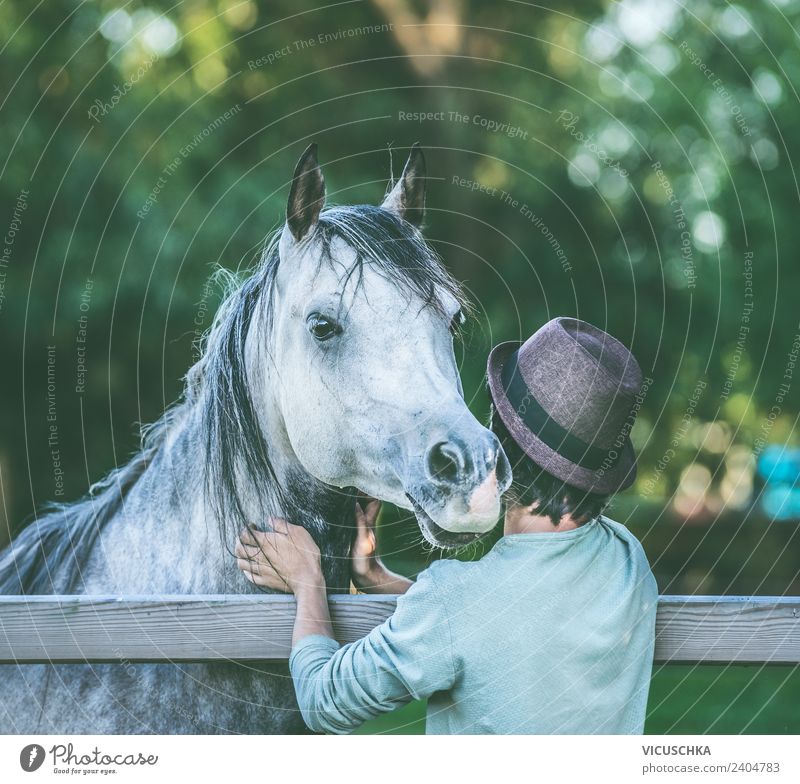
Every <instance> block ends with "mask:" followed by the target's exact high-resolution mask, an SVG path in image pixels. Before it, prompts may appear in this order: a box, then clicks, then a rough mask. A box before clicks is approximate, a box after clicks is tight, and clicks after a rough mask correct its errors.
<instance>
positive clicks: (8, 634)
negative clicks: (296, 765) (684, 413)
mask: <svg viewBox="0 0 800 784" xmlns="http://www.w3.org/2000/svg"><path fill="white" fill-rule="evenodd" d="M395 599H396V597H394V596H363V595H358V596H335V597H332V599H331V603H330V604H331V612H332V615H333V621H334V627H335V629H336V635H337V638H338V639H339V640H340V641H342V642H349V641H351V640H355V639H358V638H359V637H362V636H363V635H365V634H366V633H367V632H369V630H370V629H372V628H373V627H375V626H377V625H378V624H380V623H381V622H382V621H384V620H385V619H386V618H387V617H388V616H389V615H391V613H392V612H393V610H394V607H395ZM294 607H295V605H294V599H293V598H292V597H290V596H259V595H245V596H231V595H225V596H222V595H213V596H212V595H209V596H160V597H153V596H140V597H139V596H33V597H24V596H0V662H5V663H8V662H16V663H25V664H28V663H36V662H58V663H68V662H87V661H89V662H128V661H130V662H159V661H161V662H163V661H177V662H188V661H220V660H228V659H237V660H250V661H253V660H262V661H263V660H281V659H287V658H288V656H289V651H290V648H291V635H292V622H293V618H294ZM655 661H656V662H659V663H662V662H685V663H689V662H693V663H701V664H719V663H739V664H758V663H766V664H795V663H798V662H800V597H776V596H752V597H740V596H737V597H727V596H663V597H661V598H660V600H659V605H658V619H657V624H656V652H655Z"/></svg>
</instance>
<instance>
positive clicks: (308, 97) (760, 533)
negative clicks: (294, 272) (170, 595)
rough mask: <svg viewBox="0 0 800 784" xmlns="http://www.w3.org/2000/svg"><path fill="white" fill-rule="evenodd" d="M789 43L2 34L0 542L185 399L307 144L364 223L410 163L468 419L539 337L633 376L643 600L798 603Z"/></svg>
mask: <svg viewBox="0 0 800 784" xmlns="http://www.w3.org/2000/svg"><path fill="white" fill-rule="evenodd" d="M799 18H800V3H798V2H797V0H780V2H778V1H777V0H776V2H774V3H772V4H767V3H765V4H762V5H760V6H758V7H757V8H754V7H751V6H749V5H735V4H728V3H723V2H707V1H706V0H698V1H697V2H693V3H691V4H687V5H686V6H685V7H684V6H682V5H681V4H679V3H677V2H672V0H623V2H619V3H615V2H608V3H606V2H593V1H590V0H587V1H586V2H577V1H576V2H567V3H558V4H553V5H552V7H551V8H547V7H545V6H541V5H532V4H527V3H523V2H518V1H516V0H514V1H511V0H509V1H508V2H498V3H484V2H478V0H473V1H472V2H469V1H468V0H434V1H433V2H429V3H423V2H413V1H412V0H372V2H369V1H368V0H351V1H349V2H340V3H320V4H302V3H301V4H298V3H290V2H285V1H283V0H276V1H274V2H269V3H267V2H258V3H256V2H252V1H251V0H216V1H209V2H200V1H199V0H185V1H184V2H176V3H171V2H161V1H160V0H149V1H148V2H139V1H138V0H131V2H123V0H98V1H97V2H81V3H78V2H72V0H53V2H48V3H43V4H39V5H36V6H34V7H32V6H31V5H30V4H28V3H24V2H20V1H19V0H15V1H14V2H11V3H6V4H4V6H3V14H2V16H0V31H2V42H3V55H2V56H3V69H2V71H0V84H1V85H2V96H3V103H2V108H0V112H2V119H3V122H2V123H0V139H1V140H2V150H3V154H2V156H0V157H1V158H2V170H0V199H2V213H0V215H2V218H3V223H4V224H5V225H4V226H3V232H4V235H5V238H4V244H3V251H2V256H1V257H0V326H1V328H2V330H3V332H2V334H3V341H2V346H0V351H2V368H3V377H4V382H3V389H2V394H3V407H2V412H3V413H2V416H3V434H2V440H0V481H1V482H2V487H1V489H2V497H3V502H4V503H3V511H2V513H3V515H5V520H6V522H5V523H4V524H3V525H2V526H0V528H3V529H7V530H8V531H10V532H11V533H13V531H14V530H17V529H18V528H19V526H20V525H21V524H22V522H23V520H24V519H25V518H26V517H27V516H28V515H29V514H30V513H31V512H32V511H33V510H34V509H35V508H39V507H41V506H42V504H43V503H45V502H46V501H49V500H54V499H55V500H59V501H65V500H68V499H72V498H76V497H77V496H79V495H80V494H82V493H83V492H84V491H85V489H86V487H87V486H88V485H89V484H90V483H91V482H92V481H95V480H97V479H98V478H99V477H100V476H102V475H103V474H104V473H105V472H106V471H107V470H108V469H110V468H111V467H113V466H114V465H116V464H119V463H121V462H124V461H125V460H126V459H127V456H128V455H129V454H130V453H131V452H132V451H133V450H135V449H136V446H137V432H136V428H135V426H134V423H138V422H149V421H152V420H154V419H156V418H157V417H158V416H159V415H160V414H161V412H162V410H163V409H164V408H165V406H166V405H168V404H169V403H170V402H172V401H173V400H175V399H176V398H177V397H178V396H179V394H180V391H181V377H182V376H183V374H184V373H185V372H186V370H187V369H188V368H189V367H190V365H191V364H192V362H193V361H195V360H196V358H197V351H198V339H199V337H200V336H201V335H202V333H203V331H204V330H205V329H207V328H208V326H209V325H210V323H211V318H212V316H213V312H214V309H215V307H216V306H217V304H218V291H217V288H216V286H215V285H214V284H213V283H211V282H210V276H211V274H212V272H213V269H214V267H215V265H222V266H224V267H228V268H235V269H241V268H246V267H247V266H249V265H251V264H252V263H254V261H255V260H257V258H258V254H259V250H260V248H261V246H262V245H263V242H264V240H265V238H266V237H267V236H268V234H269V233H270V231H271V230H272V229H274V228H276V227H277V226H278V225H280V223H281V222H282V219H283V211H284V207H285V199H286V195H287V191H288V181H289V177H290V174H291V171H292V168H293V165H294V162H295V160H296V159H297V157H298V155H299V153H300V152H301V150H302V149H303V148H304V147H305V146H306V144H307V143H308V142H309V141H311V140H314V141H317V142H318V143H319V145H320V151H321V157H322V160H323V164H324V168H325V176H326V178H327V182H328V187H329V199H330V200H331V201H334V202H347V203H356V202H372V203H376V202H378V201H379V200H380V198H381V196H382V194H383V192H384V189H385V186H386V182H387V180H388V178H389V175H390V167H391V166H393V167H394V170H395V173H397V170H398V168H399V167H400V166H401V165H402V161H403V160H404V157H405V150H404V149H403V148H405V147H407V146H409V145H410V144H412V143H413V142H415V141H420V142H421V143H422V144H423V145H424V147H425V149H426V151H427V157H428V168H429V174H430V177H431V180H430V185H429V202H428V203H429V212H428V221H427V223H428V225H427V229H426V234H427V236H428V237H429V239H430V241H431V243H432V244H433V245H434V247H435V248H436V249H437V250H438V252H439V253H440V254H441V256H442V257H443V259H444V260H445V263H446V264H447V266H448V267H449V268H450V269H451V271H452V272H453V274H454V275H455V276H456V277H457V278H459V279H460V280H462V281H464V283H465V285H466V286H467V287H468V289H469V291H470V292H471V295H472V298H473V299H474V301H475V302H476V304H477V306H478V316H477V318H476V319H475V321H474V323H473V324H472V326H471V328H470V330H468V333H467V336H466V340H465V342H464V345H463V347H462V348H461V350H460V361H461V367H462V375H463V378H464V383H465V390H466V394H467V397H468V399H469V400H470V403H471V406H472V407H473V410H474V411H475V413H476V414H477V415H478V416H479V417H484V416H485V414H486V411H487V409H488V401H487V398H486V395H485V392H484V382H483V373H484V362H485V357H486V354H487V353H488V350H489V348H490V346H491V345H492V344H494V343H497V342H499V341H501V340H509V339H524V338H525V337H527V336H528V335H529V334H530V333H531V332H532V331H534V330H535V329H536V328H537V327H539V326H540V325H541V324H543V323H544V322H545V321H546V320H548V319H549V318H551V317H553V316H555V315H562V314H565V315H575V316H578V317H580V318H583V319H586V320H588V321H591V322H593V323H595V324H597V325H599V326H601V327H602V328H604V329H606V330H608V331H609V332H611V333H612V334H614V335H615V336H617V337H619V338H620V339H621V340H622V341H624V342H625V343H626V344H628V345H629V346H630V347H631V348H632V350H633V351H634V353H635V354H636V356H637V357H638V359H639V361H640V363H641V365H642V368H643V370H644V373H645V376H646V378H647V381H646V385H645V388H644V389H643V393H642V400H641V408H640V412H639V420H638V422H637V425H636V427H635V428H634V431H633V438H634V441H635V444H636V446H637V448H638V450H639V452H640V470H639V479H638V482H637V485H636V486H635V488H634V490H633V491H632V492H630V493H628V494H626V495H625V496H623V497H621V498H620V499H619V500H618V501H617V502H616V504H615V507H614V511H613V514H614V516H615V517H617V518H618V519H620V520H621V521H623V522H626V523H628V524H629V525H630V526H631V527H632V528H633V529H634V530H635V531H636V533H637V534H638V535H639V536H640V537H641V538H642V540H643V543H644V545H645V548H646V550H647V552H648V555H649V556H650V559H651V561H652V563H653V566H654V570H655V572H656V574H657V577H658V580H659V584H660V587H661V589H662V591H668V592H673V593H675V592H686V593H690V592H695V591H697V592H704V593H744V592H762V593H786V592H788V593H795V594H796V593H800V578H799V577H798V555H799V554H800V548H798V538H797V525H796V522H797V519H798V518H799V517H800V487H798V479H797V477H798V474H800V467H798V464H800V457H798V455H800V453H799V452H797V451H796V450H797V447H798V438H797V429H796V417H797V412H798V390H800V377H797V378H795V377H794V369H795V362H796V360H797V355H798V348H799V347H800V337H799V336H800V324H799V322H800V315H799V313H798V308H797V304H796V302H797V292H798V291H799V290H800V266H798V264H797V261H796V259H797V257H798V242H800V239H799V235H798V232H797V229H796V226H795V220H796V219H797V218H796V215H797V213H798V201H799V198H800V191H799V190H798V182H797V176H796V173H795V170H794V165H793V161H792V158H791V155H792V152H793V149H792V147H793V144H792V142H793V140H794V139H796V138H797V136H798V130H799V127H798V126H800V101H798V95H797V92H796V89H795V85H796V84H797V83H798V81H799V80H800V49H799V48H798V37H797V33H796V27H797V22H798V19H799ZM393 149H394V150H395V152H394V153H393V154H392V153H391V151H392V150H393ZM51 417H52V418H51ZM54 423H55V424H56V426H57V430H56V431H55V436H54V431H52V430H51V425H52V424H54ZM417 539H418V537H417V534H416V532H415V527H414V525H413V523H412V522H411V521H410V520H409V519H408V518H407V516H404V515H403V514H400V513H399V512H398V511H397V510H391V509H387V510H385V513H384V516H383V520H382V526H381V541H382V548H383V550H384V552H386V553H387V555H388V557H389V559H390V561H391V562H392V563H393V565H395V566H396V567H397V568H402V569H404V570H405V571H407V572H413V571H416V570H418V569H419V568H421V567H422V566H423V565H424V563H425V562H426V560H427V559H429V558H430V557H433V555H432V554H430V553H425V552H423V551H421V550H420V548H419V546H418V544H417ZM734 731H735V730H734Z"/></svg>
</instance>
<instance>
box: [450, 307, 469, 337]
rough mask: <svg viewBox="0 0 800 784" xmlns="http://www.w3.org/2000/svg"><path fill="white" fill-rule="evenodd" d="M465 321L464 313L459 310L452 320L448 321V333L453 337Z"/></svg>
mask: <svg viewBox="0 0 800 784" xmlns="http://www.w3.org/2000/svg"><path fill="white" fill-rule="evenodd" d="M466 321H467V317H466V316H465V315H464V311H463V310H461V309H460V308H459V310H458V311H457V312H456V314H455V315H454V316H453V318H452V319H451V320H450V332H451V333H452V334H453V335H455V334H456V333H457V332H458V330H459V329H461V327H463V326H464V324H465V323H466Z"/></svg>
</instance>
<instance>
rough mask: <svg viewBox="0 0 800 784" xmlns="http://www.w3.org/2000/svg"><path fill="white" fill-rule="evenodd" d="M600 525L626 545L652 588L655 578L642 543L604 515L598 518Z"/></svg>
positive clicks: (622, 526) (628, 530) (631, 532)
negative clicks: (651, 584)
mask: <svg viewBox="0 0 800 784" xmlns="http://www.w3.org/2000/svg"><path fill="white" fill-rule="evenodd" d="M600 523H601V525H604V526H605V527H606V529H607V530H609V531H611V532H612V533H613V534H614V535H615V536H617V537H618V538H619V539H621V540H623V541H624V542H625V543H626V545H627V546H628V552H629V554H631V555H632V556H633V558H634V561H635V563H636V564H637V565H638V567H639V569H640V572H642V573H644V574H645V575H646V576H648V579H649V580H650V582H652V583H653V586H654V585H655V578H653V577H652V571H651V569H650V561H649V560H648V558H647V553H645V551H644V547H643V546H642V543H641V542H640V541H639V539H638V538H637V537H636V535H635V534H634V533H633V531H631V530H630V528H628V527H627V526H626V525H623V524H622V523H618V522H617V521H616V520H612V519H611V518H610V517H606V516H605V515H602V516H601V517H600Z"/></svg>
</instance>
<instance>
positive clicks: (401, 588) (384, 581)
mask: <svg viewBox="0 0 800 784" xmlns="http://www.w3.org/2000/svg"><path fill="white" fill-rule="evenodd" d="M354 583H355V586H356V588H358V590H359V591H362V592H363V593H405V592H406V591H407V590H408V589H409V588H410V587H411V586H412V585H414V581H413V580H409V579H408V578H407V577H403V575H401V574H396V573H395V572H391V571H389V570H388V569H387V568H386V567H385V566H383V564H380V565H379V566H376V567H375V569H373V570H372V571H371V572H370V573H369V574H368V575H366V576H363V577H360V578H354Z"/></svg>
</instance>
